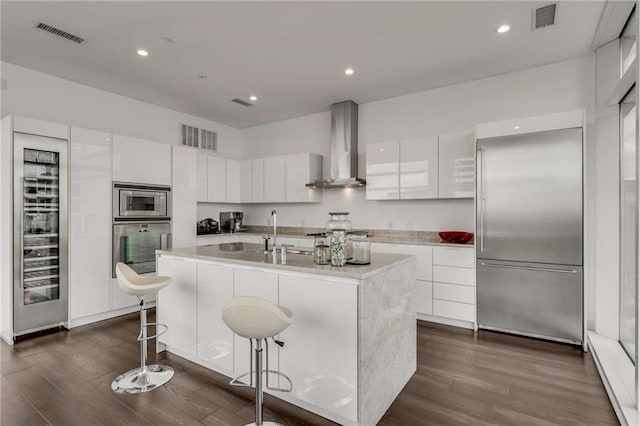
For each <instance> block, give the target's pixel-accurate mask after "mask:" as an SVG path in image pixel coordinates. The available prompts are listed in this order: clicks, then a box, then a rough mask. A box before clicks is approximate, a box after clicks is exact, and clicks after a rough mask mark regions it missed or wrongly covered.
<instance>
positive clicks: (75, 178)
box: [69, 127, 111, 320]
mask: <svg viewBox="0 0 640 426" xmlns="http://www.w3.org/2000/svg"><path fill="white" fill-rule="evenodd" d="M70 144H71V155H70V161H69V164H70V170H69V182H70V197H69V200H70V205H69V215H70V220H69V258H70V259H71V261H70V262H69V287H70V288H69V310H70V316H71V319H72V320H74V319H78V318H82V317H86V316H90V315H96V314H99V313H102V312H107V311H109V309H110V304H109V294H110V286H111V250H110V247H111V203H110V201H111V135H110V134H109V133H104V132H97V131H94V130H87V129H81V128H78V127H72V128H71V138H70Z"/></svg>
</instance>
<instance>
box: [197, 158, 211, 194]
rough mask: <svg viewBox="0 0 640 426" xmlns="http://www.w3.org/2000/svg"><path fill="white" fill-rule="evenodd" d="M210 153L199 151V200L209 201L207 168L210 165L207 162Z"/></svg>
mask: <svg viewBox="0 0 640 426" xmlns="http://www.w3.org/2000/svg"><path fill="white" fill-rule="evenodd" d="M207 157H208V155H205V154H202V153H198V165H197V177H198V183H197V185H196V188H197V192H198V201H202V202H207V201H208V200H207V196H208V192H209V191H208V180H209V179H208V173H207V168H208V167H209V166H208V164H207Z"/></svg>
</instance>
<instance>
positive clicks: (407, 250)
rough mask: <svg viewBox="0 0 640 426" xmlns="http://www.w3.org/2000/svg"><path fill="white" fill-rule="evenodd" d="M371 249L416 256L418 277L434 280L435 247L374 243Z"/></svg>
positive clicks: (424, 279) (379, 251)
mask: <svg viewBox="0 0 640 426" xmlns="http://www.w3.org/2000/svg"><path fill="white" fill-rule="evenodd" d="M371 250H372V251H373V252H378V253H396V254H408V255H414V256H415V257H416V279H418V280H423V281H431V280H432V275H433V274H432V273H433V267H432V257H433V247H431V246H421V245H412V244H386V243H372V244H371Z"/></svg>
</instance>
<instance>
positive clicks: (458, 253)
mask: <svg viewBox="0 0 640 426" xmlns="http://www.w3.org/2000/svg"><path fill="white" fill-rule="evenodd" d="M433 264H434V265H441V266H458V267H460V268H474V267H475V265H476V251H475V249H474V248H473V247H465V248H454V247H434V249H433Z"/></svg>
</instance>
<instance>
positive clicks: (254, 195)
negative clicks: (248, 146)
mask: <svg viewBox="0 0 640 426" xmlns="http://www.w3.org/2000/svg"><path fill="white" fill-rule="evenodd" d="M251 201H252V202H254V203H261V202H263V201H264V159H263V158H256V159H253V160H251Z"/></svg>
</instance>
